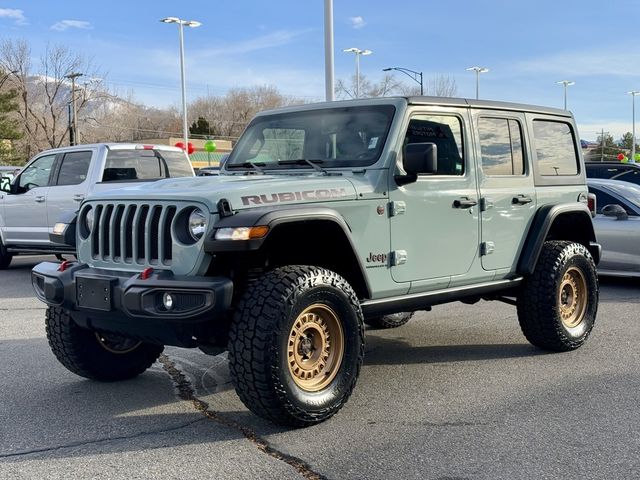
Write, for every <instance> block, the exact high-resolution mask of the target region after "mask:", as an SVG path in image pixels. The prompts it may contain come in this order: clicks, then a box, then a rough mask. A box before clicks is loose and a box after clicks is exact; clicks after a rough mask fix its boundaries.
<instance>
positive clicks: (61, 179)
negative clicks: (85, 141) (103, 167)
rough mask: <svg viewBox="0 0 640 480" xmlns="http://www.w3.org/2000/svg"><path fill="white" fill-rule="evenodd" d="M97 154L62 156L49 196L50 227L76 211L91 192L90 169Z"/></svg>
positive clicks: (90, 152)
mask: <svg viewBox="0 0 640 480" xmlns="http://www.w3.org/2000/svg"><path fill="white" fill-rule="evenodd" d="M95 155H96V153H95V152H94V151H92V150H86V151H73V152H67V153H64V154H61V155H60V157H59V159H58V163H57V167H56V169H55V172H54V175H53V180H52V182H51V186H50V187H49V194H48V196H47V218H48V226H49V228H50V229H53V226H54V225H55V224H56V223H57V222H58V220H59V219H60V217H61V216H62V214H64V213H67V212H70V211H76V210H78V207H79V206H80V203H81V202H82V200H84V197H85V195H86V194H87V192H88V190H89V182H90V178H92V176H91V175H90V171H89V170H90V167H91V165H92V163H91V162H92V158H93V157H94V156H95Z"/></svg>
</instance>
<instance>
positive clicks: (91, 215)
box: [84, 208, 94, 233]
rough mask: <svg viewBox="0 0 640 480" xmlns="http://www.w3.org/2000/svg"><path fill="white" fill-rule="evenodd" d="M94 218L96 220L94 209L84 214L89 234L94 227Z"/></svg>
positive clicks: (85, 225)
mask: <svg viewBox="0 0 640 480" xmlns="http://www.w3.org/2000/svg"><path fill="white" fill-rule="evenodd" d="M93 218H94V211H93V208H89V209H88V210H87V211H86V213H85V214H84V228H85V229H86V230H87V232H89V233H91V227H93Z"/></svg>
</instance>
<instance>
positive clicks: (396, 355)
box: [364, 332, 548, 365]
mask: <svg viewBox="0 0 640 480" xmlns="http://www.w3.org/2000/svg"><path fill="white" fill-rule="evenodd" d="M547 354H548V352H545V351H543V350H540V349H538V348H536V347H534V346H533V345H530V344H528V343H522V344H483V345H479V344H470V345H467V344H462V345H424V346H423V345H418V346H416V345H412V344H411V343H410V342H408V341H406V340H403V339H400V338H385V337H380V336H377V335H374V334H371V333H370V332H368V334H367V349H366V353H365V357H364V364H365V365H401V364H416V363H423V364H433V363H452V362H476V361H483V360H497V359H508V358H521V357H535V356H540V355H547Z"/></svg>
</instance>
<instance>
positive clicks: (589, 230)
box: [517, 202, 601, 275]
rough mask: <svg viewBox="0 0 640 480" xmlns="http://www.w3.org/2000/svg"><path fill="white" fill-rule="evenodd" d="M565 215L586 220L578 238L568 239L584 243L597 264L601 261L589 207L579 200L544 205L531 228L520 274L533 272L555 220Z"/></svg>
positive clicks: (519, 267) (522, 254) (524, 249)
mask: <svg viewBox="0 0 640 480" xmlns="http://www.w3.org/2000/svg"><path fill="white" fill-rule="evenodd" d="M563 215H564V216H567V215H577V217H574V218H579V219H580V222H581V223H582V222H585V223H584V224H583V225H585V224H586V225H588V226H587V227H586V228H584V230H583V231H582V232H580V231H576V232H575V233H576V238H569V239H568V240H575V241H578V242H580V243H583V244H584V245H585V247H587V248H588V249H589V252H590V253H591V255H592V256H593V260H594V261H595V263H596V265H597V264H598V262H599V261H600V253H601V247H600V245H599V244H598V243H596V235H595V231H594V229H593V222H592V220H591V211H590V210H589V207H588V206H587V205H585V204H584V203H579V202H575V203H561V204H556V205H544V206H542V207H540V208H539V209H538V211H537V212H536V214H535V216H534V218H533V221H532V223H531V227H530V228H529V232H528V235H527V239H526V241H525V244H524V247H523V248H522V252H521V254H520V259H519V261H518V268H517V272H518V274H519V275H531V274H532V273H533V271H534V269H535V267H536V263H537V262H538V257H539V256H540V252H541V251H542V245H543V244H544V242H545V240H546V239H547V237H548V235H549V232H550V231H551V228H552V227H553V225H554V223H555V221H556V220H558V219H559V218H560V217H562V216H563ZM578 237H582V238H578Z"/></svg>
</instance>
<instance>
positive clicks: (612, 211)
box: [602, 204, 629, 220]
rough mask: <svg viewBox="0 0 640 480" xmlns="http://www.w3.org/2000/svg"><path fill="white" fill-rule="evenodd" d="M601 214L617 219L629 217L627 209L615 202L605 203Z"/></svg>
mask: <svg viewBox="0 0 640 480" xmlns="http://www.w3.org/2000/svg"><path fill="white" fill-rule="evenodd" d="M602 214H603V215H604V216H605V217H616V218H617V219H618V220H626V219H627V218H629V215H628V214H627V211H626V210H625V209H624V208H622V207H621V206H620V205H617V204H610V205H605V206H604V207H602Z"/></svg>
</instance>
